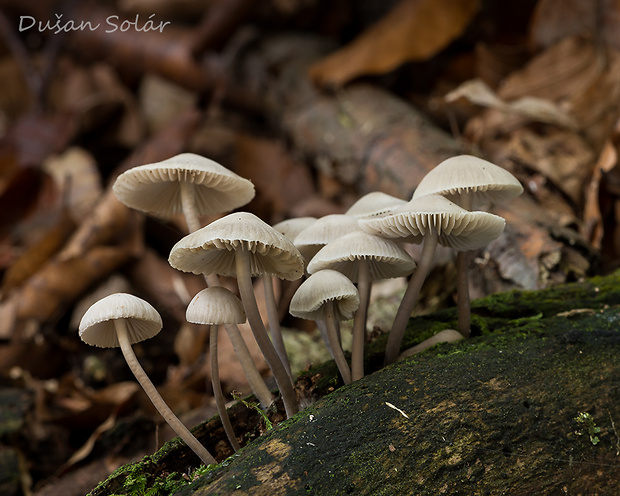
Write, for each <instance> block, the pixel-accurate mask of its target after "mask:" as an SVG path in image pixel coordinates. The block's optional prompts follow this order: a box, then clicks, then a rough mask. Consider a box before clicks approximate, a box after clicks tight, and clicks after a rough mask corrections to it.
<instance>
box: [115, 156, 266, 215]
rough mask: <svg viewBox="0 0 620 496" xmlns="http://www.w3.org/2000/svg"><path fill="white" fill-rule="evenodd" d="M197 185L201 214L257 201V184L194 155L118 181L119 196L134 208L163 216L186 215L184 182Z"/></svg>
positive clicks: (150, 166)
mask: <svg viewBox="0 0 620 496" xmlns="http://www.w3.org/2000/svg"><path fill="white" fill-rule="evenodd" d="M181 182H186V183H192V184H193V185H194V193H195V194H194V198H195V202H196V209H197V211H198V214H199V215H207V214H216V213H222V212H229V211H231V210H234V209H235V208H239V207H241V206H243V205H246V204H247V203H249V202H250V201H251V200H252V198H254V195H255V190H254V185H253V184H252V182H251V181H249V180H248V179H245V178H243V177H241V176H239V175H237V174H235V173H234V172H233V171H231V170H229V169H227V168H226V167H224V166H222V165H220V164H218V163H217V162H214V161H213V160H209V159H208V158H205V157H201V156H200V155H196V154H194V153H182V154H180V155H176V156H174V157H171V158H169V159H167V160H164V161H162V162H157V163H154V164H147V165H141V166H138V167H133V168H132V169H129V170H127V171H125V172H123V173H122V174H121V175H119V176H118V177H117V178H116V181H115V182H114V186H113V187H112V189H113V191H114V194H115V195H116V197H117V198H118V199H119V200H120V201H121V202H122V203H124V204H125V205H127V206H128V207H130V208H133V209H136V210H140V211H142V212H146V213H149V214H153V215H159V216H161V217H171V216H173V215H175V214H179V213H182V212H183V206H182V203H181V188H180V183H181Z"/></svg>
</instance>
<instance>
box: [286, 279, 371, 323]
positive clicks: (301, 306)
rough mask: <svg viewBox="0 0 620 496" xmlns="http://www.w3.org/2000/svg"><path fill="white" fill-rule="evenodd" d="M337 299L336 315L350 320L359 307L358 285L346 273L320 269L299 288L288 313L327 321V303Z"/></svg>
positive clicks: (335, 305) (335, 316) (340, 319)
mask: <svg viewBox="0 0 620 496" xmlns="http://www.w3.org/2000/svg"><path fill="white" fill-rule="evenodd" d="M328 301H333V302H334V318H335V319H336V320H337V321H339V322H340V321H343V320H349V319H352V318H353V314H354V313H355V311H356V310H357V309H358V307H359V306H360V298H359V293H358V291H357V288H356V287H355V284H353V283H352V282H351V280H350V279H349V278H348V277H347V276H345V275H344V274H342V273H340V272H337V271H335V270H330V269H326V270H319V271H318V272H316V273H314V274H312V275H311V276H310V277H308V278H307V279H306V280H305V281H304V282H303V283H302V284H301V286H299V288H297V291H295V294H294V295H293V298H292V299H291V303H290V305H289V312H290V314H291V315H293V316H294V317H299V318H300V319H308V320H325V311H326V306H325V304H326V303H327V302H328Z"/></svg>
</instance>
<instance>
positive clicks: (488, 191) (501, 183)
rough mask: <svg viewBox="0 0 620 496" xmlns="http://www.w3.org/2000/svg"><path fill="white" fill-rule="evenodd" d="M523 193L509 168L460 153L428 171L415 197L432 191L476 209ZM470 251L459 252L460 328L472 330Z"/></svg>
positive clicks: (462, 331)
mask: <svg viewBox="0 0 620 496" xmlns="http://www.w3.org/2000/svg"><path fill="white" fill-rule="evenodd" d="M521 193H523V186H521V183H520V182H519V181H518V180H517V178H516V177H514V176H513V175H512V174H511V173H510V172H508V171H507V170H506V169H503V168H501V167H499V166H497V165H495V164H493V163H491V162H488V161H486V160H483V159H481V158H478V157H474V156H471V155H458V156H456V157H450V158H448V159H447V160H444V161H443V162H441V163H440V164H439V165H437V166H436V167H435V168H434V169H432V170H431V171H430V172H429V173H428V174H426V175H425V176H424V177H423V178H422V180H421V181H420V184H418V187H417V188H416V189H415V191H414V193H413V197H412V198H419V197H421V196H426V195H430V194H436V195H442V196H445V197H446V198H448V199H449V200H450V201H452V202H454V203H456V204H457V205H459V206H461V207H463V208H465V209H466V210H473V209H475V208H477V207H478V206H480V205H483V204H486V203H501V202H504V201H507V200H510V199H512V198H515V197H517V196H519V195H520V194H521ZM469 259H470V254H469V252H468V251H459V252H458V253H457V255H456V267H457V285H456V287H457V295H458V300H457V308H458V330H459V331H460V332H461V334H463V335H464V336H469V334H470V308H469Z"/></svg>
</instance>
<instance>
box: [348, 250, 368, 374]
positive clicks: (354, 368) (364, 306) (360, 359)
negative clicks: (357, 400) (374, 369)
mask: <svg viewBox="0 0 620 496" xmlns="http://www.w3.org/2000/svg"><path fill="white" fill-rule="evenodd" d="M358 271H359V272H358V276H357V290H358V292H359V295H360V306H359V308H358V309H357V310H356V311H355V317H354V318H353V343H352V344H351V380H352V381H357V380H358V379H361V378H362V377H364V345H365V343H366V320H367V318H368V300H369V299H370V267H369V265H368V261H367V260H366V259H365V258H361V259H360V260H359V268H358Z"/></svg>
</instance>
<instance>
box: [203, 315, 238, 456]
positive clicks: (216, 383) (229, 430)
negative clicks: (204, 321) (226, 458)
mask: <svg viewBox="0 0 620 496" xmlns="http://www.w3.org/2000/svg"><path fill="white" fill-rule="evenodd" d="M217 335H218V326H216V325H213V326H211V331H210V333H209V357H210V359H211V385H212V386H213V397H214V398H215V405H216V406H217V412H218V413H219V415H220V420H221V421H222V426H223V427H224V432H226V436H227V437H228V441H230V445H231V446H232V448H233V450H234V451H238V450H239V448H240V446H239V442H238V441H237V437H236V436H235V430H234V429H233V426H232V424H231V423H230V417H229V416H228V411H227V410H226V401H225V400H224V393H222V383H221V381H220V370H219V366H218V360H217Z"/></svg>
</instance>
